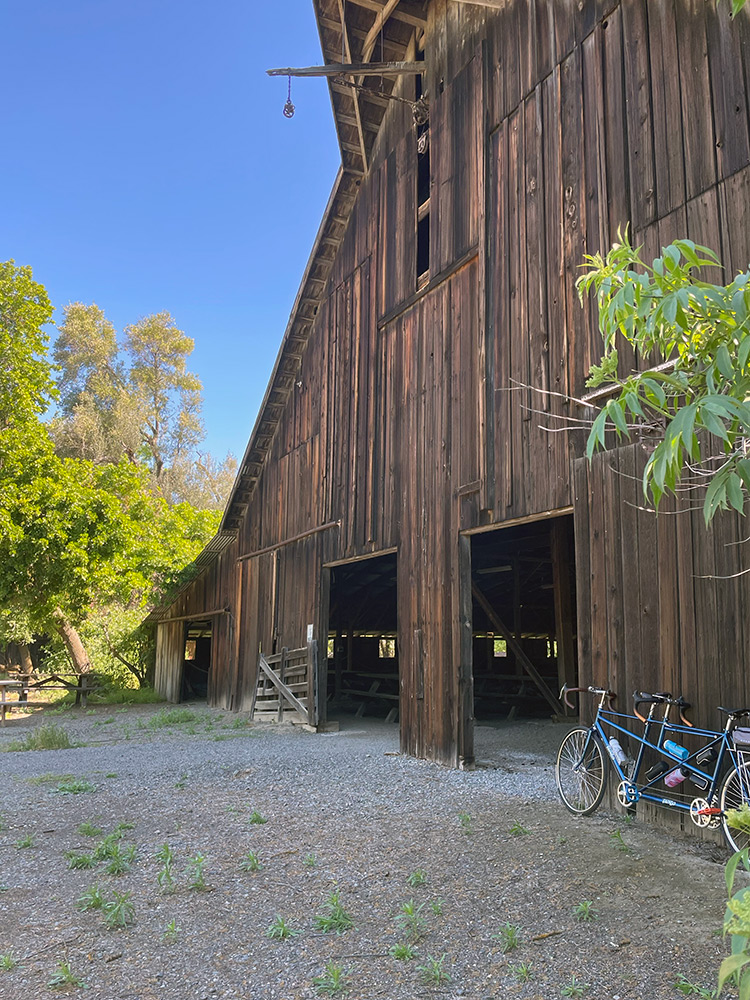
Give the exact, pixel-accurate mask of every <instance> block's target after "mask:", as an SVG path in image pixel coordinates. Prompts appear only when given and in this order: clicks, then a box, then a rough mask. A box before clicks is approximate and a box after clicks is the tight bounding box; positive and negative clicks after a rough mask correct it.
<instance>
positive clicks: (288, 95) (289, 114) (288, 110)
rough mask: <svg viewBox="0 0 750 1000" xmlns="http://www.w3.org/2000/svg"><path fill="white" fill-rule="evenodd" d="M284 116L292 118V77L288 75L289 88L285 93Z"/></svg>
mask: <svg viewBox="0 0 750 1000" xmlns="http://www.w3.org/2000/svg"><path fill="white" fill-rule="evenodd" d="M284 117H285V118H294V105H293V104H292V78H291V76H290V77H289V89H288V90H287V93H286V104H285V105H284Z"/></svg>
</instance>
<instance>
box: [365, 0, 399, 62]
mask: <svg viewBox="0 0 750 1000" xmlns="http://www.w3.org/2000/svg"><path fill="white" fill-rule="evenodd" d="M398 5H399V0H387V3H386V5H385V7H383V9H382V10H381V11H380V13H379V14H376V15H375V20H374V21H373V24H372V27H371V28H370V30H369V31H368V32H367V36H366V38H365V44H364V45H363V46H362V62H369V61H370V56H371V55H372V52H373V49H374V48H375V42H376V41H377V39H378V35H379V34H380V32H381V31H382V29H383V27H384V25H385V22H386V21H387V20H388V18H389V17H390V16H391V14H392V13H393V11H394V10H395V9H396V7H398ZM380 55H381V58H382V55H383V54H382V52H381V54H380Z"/></svg>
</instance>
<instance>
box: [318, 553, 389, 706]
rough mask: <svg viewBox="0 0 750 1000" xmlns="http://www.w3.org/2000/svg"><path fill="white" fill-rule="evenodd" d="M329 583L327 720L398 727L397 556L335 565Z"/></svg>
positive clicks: (382, 556) (387, 555)
mask: <svg viewBox="0 0 750 1000" xmlns="http://www.w3.org/2000/svg"><path fill="white" fill-rule="evenodd" d="M330 581H331V582H330V603H329V615H328V650H327V653H328V671H327V674H328V680H327V691H326V697H327V701H328V716H329V718H337V717H341V716H345V715H352V716H356V717H359V716H362V715H367V716H373V717H379V718H382V719H386V720H388V721H389V722H396V721H398V711H399V690H400V683H399V658H398V642H397V629H398V621H397V619H398V600H397V592H396V553H395V552H392V553H387V554H385V555H380V556H373V557H371V558H368V559H362V560H359V561H357V562H350V563H344V564H339V565H337V566H334V567H332V568H331V571H330Z"/></svg>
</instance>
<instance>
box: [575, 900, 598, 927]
mask: <svg viewBox="0 0 750 1000" xmlns="http://www.w3.org/2000/svg"><path fill="white" fill-rule="evenodd" d="M573 916H574V917H575V918H576V920H578V921H579V922H580V923H586V922H587V921H589V920H596V919H597V918H598V916H599V915H598V913H597V912H596V909H595V907H594V903H593V900H591V899H582V900H581V902H580V903H578V905H577V906H574V907H573Z"/></svg>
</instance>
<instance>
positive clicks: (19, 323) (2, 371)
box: [0, 260, 55, 434]
mask: <svg viewBox="0 0 750 1000" xmlns="http://www.w3.org/2000/svg"><path fill="white" fill-rule="evenodd" d="M51 316H52V306H51V305H50V301H49V297H48V295H47V291H46V289H45V288H44V286H43V285H40V284H39V283H38V282H36V281H34V278H33V276H32V272H31V268H30V267H16V264H15V261H12V260H8V261H5V262H0V434H3V433H5V432H6V431H8V430H9V429H10V428H13V427H17V426H19V425H22V424H23V423H24V422H26V421H28V420H33V419H34V418H35V417H36V416H37V415H38V414H40V413H42V412H43V411H44V410H45V409H46V408H47V406H48V405H49V402H50V400H51V398H52V396H53V395H54V391H55V390H54V383H53V381H52V375H51V372H50V367H49V364H48V362H47V360H46V358H45V356H44V355H45V351H46V349H47V339H48V338H47V336H46V334H45V333H44V330H43V327H44V325H45V323H48V322H49V320H50V317H51Z"/></svg>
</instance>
